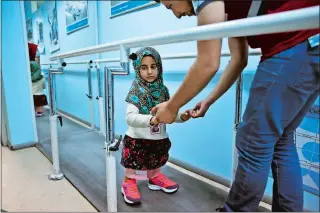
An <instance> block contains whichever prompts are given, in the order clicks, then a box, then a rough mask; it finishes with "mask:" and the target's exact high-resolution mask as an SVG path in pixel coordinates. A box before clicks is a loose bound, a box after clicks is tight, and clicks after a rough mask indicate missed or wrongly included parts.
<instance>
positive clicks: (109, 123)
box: [104, 68, 117, 212]
mask: <svg viewBox="0 0 320 213" xmlns="http://www.w3.org/2000/svg"><path fill="white" fill-rule="evenodd" d="M104 82H105V87H104V102H105V115H106V136H105V148H106V176H107V178H106V181H107V183H106V184H107V202H108V212H117V180H116V178H117V175H116V171H117V168H116V156H115V155H116V152H112V151H110V150H109V147H110V144H112V143H113V141H114V129H113V120H114V119H113V112H114V109H113V108H114V107H113V97H114V96H113V75H112V73H111V71H110V70H109V69H108V68H105V70H104Z"/></svg>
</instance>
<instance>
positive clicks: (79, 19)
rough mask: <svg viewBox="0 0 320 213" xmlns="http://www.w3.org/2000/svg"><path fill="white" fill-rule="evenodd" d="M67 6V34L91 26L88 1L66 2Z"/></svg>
mask: <svg viewBox="0 0 320 213" xmlns="http://www.w3.org/2000/svg"><path fill="white" fill-rule="evenodd" d="M65 6H66V8H65V15H66V28H67V29H66V30H67V33H72V32H74V31H77V30H79V29H82V28H84V27H87V26H89V22H88V1H66V2H65Z"/></svg>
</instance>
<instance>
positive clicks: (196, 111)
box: [187, 100, 211, 118]
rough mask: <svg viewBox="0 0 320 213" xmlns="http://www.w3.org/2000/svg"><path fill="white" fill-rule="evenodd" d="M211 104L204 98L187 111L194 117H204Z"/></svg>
mask: <svg viewBox="0 0 320 213" xmlns="http://www.w3.org/2000/svg"><path fill="white" fill-rule="evenodd" d="M210 105H211V104H210V103H209V102H208V101H207V100H203V101H200V102H199V103H197V105H196V106H195V107H194V108H193V109H191V110H188V111H187V112H188V114H190V116H191V117H192V118H199V117H204V116H205V114H206V112H207V111H208V109H209V107H210Z"/></svg>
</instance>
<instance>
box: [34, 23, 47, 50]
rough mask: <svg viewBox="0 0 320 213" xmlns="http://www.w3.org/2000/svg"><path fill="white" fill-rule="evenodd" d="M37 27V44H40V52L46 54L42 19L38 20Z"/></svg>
mask: <svg viewBox="0 0 320 213" xmlns="http://www.w3.org/2000/svg"><path fill="white" fill-rule="evenodd" d="M36 27H37V38H36V43H37V44H38V50H39V52H40V54H44V52H45V49H44V42H43V21H42V20H41V19H38V20H36Z"/></svg>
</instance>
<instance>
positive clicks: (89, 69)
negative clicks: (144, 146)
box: [87, 61, 95, 129]
mask: <svg viewBox="0 0 320 213" xmlns="http://www.w3.org/2000/svg"><path fill="white" fill-rule="evenodd" d="M91 62H92V61H90V62H89V63H88V92H89V94H88V95H87V96H88V98H89V108H90V121H91V129H94V126H95V125H94V107H93V100H92V98H93V97H92V80H91V67H92V66H91Z"/></svg>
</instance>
